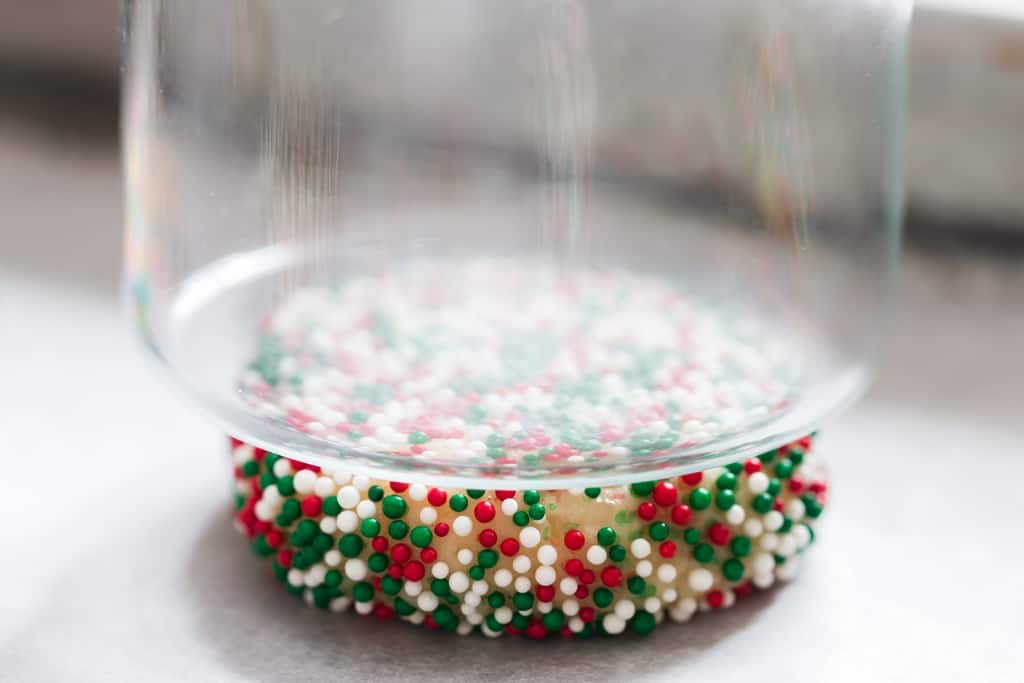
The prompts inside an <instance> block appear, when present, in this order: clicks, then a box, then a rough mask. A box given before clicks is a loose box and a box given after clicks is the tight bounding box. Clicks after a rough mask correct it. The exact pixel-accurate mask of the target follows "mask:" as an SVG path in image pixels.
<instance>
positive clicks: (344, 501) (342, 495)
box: [338, 486, 360, 510]
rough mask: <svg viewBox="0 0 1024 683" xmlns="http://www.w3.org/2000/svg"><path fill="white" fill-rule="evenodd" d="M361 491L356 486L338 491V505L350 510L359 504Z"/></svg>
mask: <svg viewBox="0 0 1024 683" xmlns="http://www.w3.org/2000/svg"><path fill="white" fill-rule="evenodd" d="M359 498H360V496H359V490H358V489H357V488H356V487H355V486H343V487H342V488H341V490H339V491H338V505H340V506H341V507H342V509H344V510H350V509H352V508H354V507H355V506H356V505H358V504H359Z"/></svg>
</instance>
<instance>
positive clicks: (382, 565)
mask: <svg viewBox="0 0 1024 683" xmlns="http://www.w3.org/2000/svg"><path fill="white" fill-rule="evenodd" d="M389 564H391V562H390V561H389V560H388V556H387V555H385V554H384V553H373V554H372V555H370V557H369V558H367V560H366V566H367V567H369V568H370V570H371V571H375V572H377V573H378V574H379V573H380V572H382V571H384V570H385V569H387V568H388V565H389Z"/></svg>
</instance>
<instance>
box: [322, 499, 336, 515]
mask: <svg viewBox="0 0 1024 683" xmlns="http://www.w3.org/2000/svg"><path fill="white" fill-rule="evenodd" d="M321 509H322V510H323V511H324V514H325V515H327V516H328V517H335V516H337V515H339V514H340V513H341V503H339V502H338V497H337V496H327V497H326V498H324V502H323V505H322V507H321Z"/></svg>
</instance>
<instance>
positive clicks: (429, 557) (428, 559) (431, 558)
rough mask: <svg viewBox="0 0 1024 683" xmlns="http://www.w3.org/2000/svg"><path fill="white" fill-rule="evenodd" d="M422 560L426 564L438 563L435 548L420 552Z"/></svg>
mask: <svg viewBox="0 0 1024 683" xmlns="http://www.w3.org/2000/svg"><path fill="white" fill-rule="evenodd" d="M420 559H421V560H423V562H424V563H425V564H432V563H434V562H436V561H437V551H436V550H434V549H433V548H424V549H423V550H421V551H420Z"/></svg>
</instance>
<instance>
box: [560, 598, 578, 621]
mask: <svg viewBox="0 0 1024 683" xmlns="http://www.w3.org/2000/svg"><path fill="white" fill-rule="evenodd" d="M562 612H563V613H564V614H565V616H567V617H574V616H576V615H577V614H579V613H580V603H579V601H578V600H577V599H576V598H566V599H565V600H564V601H563V602H562Z"/></svg>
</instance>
